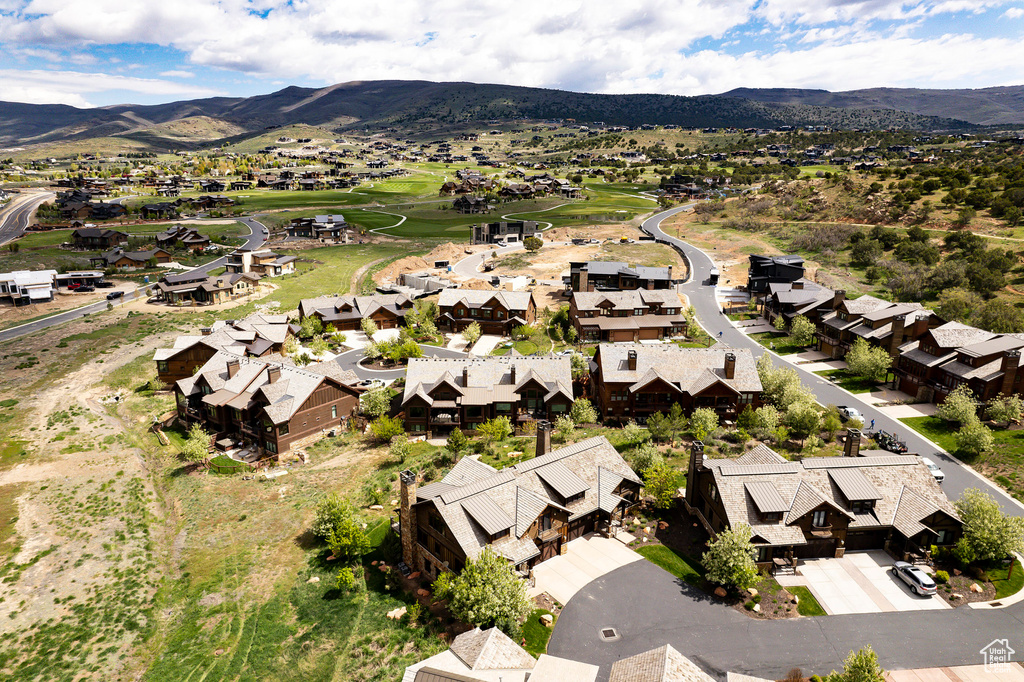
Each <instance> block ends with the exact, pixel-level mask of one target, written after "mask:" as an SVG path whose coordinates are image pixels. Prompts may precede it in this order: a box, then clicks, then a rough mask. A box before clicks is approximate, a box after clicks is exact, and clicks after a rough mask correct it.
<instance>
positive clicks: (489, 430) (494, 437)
mask: <svg viewBox="0 0 1024 682" xmlns="http://www.w3.org/2000/svg"><path fill="white" fill-rule="evenodd" d="M476 432H477V433H479V434H480V435H481V436H483V439H484V441H485V442H486V443H488V444H490V443H500V442H501V441H503V440H505V439H506V438H508V437H509V436H511V435H512V433H513V431H512V422H511V421H509V418H508V417H505V416H501V417H495V418H494V419H491V420H489V421H485V422H484V423H483V424H480V425H479V426H478V427H476Z"/></svg>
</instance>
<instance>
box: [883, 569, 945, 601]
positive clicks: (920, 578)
mask: <svg viewBox="0 0 1024 682" xmlns="http://www.w3.org/2000/svg"><path fill="white" fill-rule="evenodd" d="M892 573H893V575H895V576H896V577H897V578H899V579H900V580H902V581H903V582H905V583H906V584H907V585H908V586H909V587H910V591H911V592H913V593H914V594H917V595H920V596H922V597H930V596H932V595H933V594H935V581H934V580H932V577H931V576H930V575H928V574H927V573H925V572H924V571H922V570H921V569H920V568H918V567H917V566H915V565H913V564H908V563H907V562H906V561H897V562H896V563H895V564H893V565H892Z"/></svg>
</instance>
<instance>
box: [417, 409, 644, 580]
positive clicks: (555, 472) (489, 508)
mask: <svg viewBox="0 0 1024 682" xmlns="http://www.w3.org/2000/svg"><path fill="white" fill-rule="evenodd" d="M549 429H550V424H543V425H542V428H539V429H538V450H537V456H536V457H535V458H533V459H530V460H526V461H524V462H520V463H519V464H515V465H512V466H509V467H506V468H504V469H502V470H501V471H496V470H494V469H493V468H491V467H490V466H488V465H486V464H484V463H483V462H480V461H479V460H474V459H470V458H468V457H467V458H464V459H462V460H461V461H459V462H458V463H457V464H456V465H455V466H454V467H453V468H452V470H451V471H450V472H449V473H448V474H447V475H446V476H445V477H444V478H442V479H441V480H440V481H437V482H434V483H430V484H428V485H424V486H422V487H419V486H418V485H417V480H416V474H414V473H412V472H410V471H403V472H402V473H401V474H399V485H400V498H401V502H400V503H401V507H400V511H399V524H398V525H399V532H400V535H401V544H402V558H403V560H404V561H405V563H406V564H407V565H408V566H409V567H410V568H411V569H412V570H414V571H420V572H421V573H423V574H425V575H426V576H428V577H430V578H434V577H436V576H437V575H438V574H440V573H441V572H444V571H453V572H456V573H457V572H459V571H461V570H462V568H463V567H464V566H465V564H466V560H467V559H475V558H476V557H478V556H480V554H481V552H483V550H484V548H485V547H490V548H491V549H492V550H493V551H494V552H496V553H498V554H499V555H501V556H503V557H505V558H506V559H508V560H509V562H510V563H511V564H512V565H513V566H514V567H515V568H516V570H517V571H519V572H520V573H522V574H524V575H525V574H527V573H528V572H529V570H530V569H531V568H532V567H533V566H535V565H536V564H538V563H540V562H542V561H546V560H548V559H550V558H552V557H555V556H558V555H559V554H560V553H561V552H562V551H563V545H564V544H566V543H568V542H570V541H572V540H574V539H576V538H579V537H582V536H584V535H586V534H587V533H592V532H594V531H596V530H599V529H607V528H609V527H610V525H611V522H612V521H613V520H621V519H622V517H623V515H624V514H625V513H626V511H627V510H628V509H630V508H632V507H633V506H634V505H636V504H637V502H638V501H639V497H640V487H641V482H640V479H639V477H637V475H636V474H635V473H634V472H633V470H632V469H631V468H630V466H629V465H628V464H626V461H625V460H624V459H622V456H621V455H620V454H619V453H618V452H617V451H616V450H615V448H614V447H613V446H612V444H611V443H609V442H608V440H607V439H606V438H605V437H604V436H598V437H596V438H589V439H587V440H584V441H580V442H579V443H574V444H573V445H570V446H568V447H564V448H561V449H559V450H554V451H549V450H547V449H545V442H546V441H549V440H550V430H549Z"/></svg>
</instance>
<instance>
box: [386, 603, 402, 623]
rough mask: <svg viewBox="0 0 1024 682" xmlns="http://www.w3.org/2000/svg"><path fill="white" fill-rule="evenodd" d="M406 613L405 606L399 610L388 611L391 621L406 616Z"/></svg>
mask: <svg viewBox="0 0 1024 682" xmlns="http://www.w3.org/2000/svg"><path fill="white" fill-rule="evenodd" d="M405 611H406V608H405V607H404V606H400V607H398V608H397V609H394V610H393V611H388V618H390V619H391V620H398V619H400V618H401V617H402V616H404V615H405Z"/></svg>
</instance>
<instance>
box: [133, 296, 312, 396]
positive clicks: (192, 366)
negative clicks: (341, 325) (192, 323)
mask: <svg viewBox="0 0 1024 682" xmlns="http://www.w3.org/2000/svg"><path fill="white" fill-rule="evenodd" d="M298 330H299V328H298V326H297V325H294V324H290V323H289V322H288V316H287V315H267V314H265V313H253V314H252V315H249V316H248V317H246V318H243V319H241V320H217V321H216V322H214V323H213V325H212V326H211V327H207V328H205V329H203V330H202V333H201V334H200V335H194V334H192V335H184V336H179V337H178V338H176V339H175V340H174V346H172V347H171V348H158V349H157V350H156V352H155V353H154V354H153V360H154V361H155V362H156V371H157V377H158V378H159V379H160V381H162V382H163V383H165V384H167V385H170V384H173V383H174V382H176V381H177V380H178V379H184V378H185V377H190V376H192V375H193V374H195V371H196V368H198V367H202V366H203V365H205V364H206V363H207V362H209V360H210V358H212V357H213V356H214V355H215V354H216V353H217V351H224V352H226V353H231V354H232V355H242V356H246V357H252V358H259V357H266V356H268V355H271V354H274V353H281V352H282V351H283V350H284V344H285V342H286V341H287V340H288V339H289V338H292V337H294V336H295V335H296V334H297V333H298Z"/></svg>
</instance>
